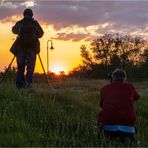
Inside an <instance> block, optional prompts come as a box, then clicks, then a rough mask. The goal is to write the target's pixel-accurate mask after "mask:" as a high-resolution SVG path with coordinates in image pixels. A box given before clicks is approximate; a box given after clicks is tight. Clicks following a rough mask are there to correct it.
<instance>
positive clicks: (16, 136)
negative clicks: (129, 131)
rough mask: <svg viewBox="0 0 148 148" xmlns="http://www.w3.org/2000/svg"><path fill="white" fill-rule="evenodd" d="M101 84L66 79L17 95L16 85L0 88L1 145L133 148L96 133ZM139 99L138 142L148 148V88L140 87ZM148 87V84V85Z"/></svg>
mask: <svg viewBox="0 0 148 148" xmlns="http://www.w3.org/2000/svg"><path fill="white" fill-rule="evenodd" d="M105 83H106V82H105V81H99V80H97V81H96V80H89V81H88V80H87V81H86V80H83V81H80V80H68V81H66V80H65V81H56V82H54V83H53V85H54V87H55V88H56V89H55V90H50V89H49V88H48V87H47V85H46V84H39V83H38V84H36V85H35V86H34V87H33V88H31V89H23V90H20V91H19V90H17V89H16V88H15V86H14V84H13V83H6V84H2V85H1V86H0V120H1V121H0V146H1V147H4V146H9V147H10V146H11V147H12V146H14V147H16V146H23V147H25V146H28V147H30V146H34V147H35V146H39V147H43V146H48V147H50V146H52V147H59V146H60V147H76V146H77V147H103V146H107V147H110V146H129V143H125V145H122V144H119V143H117V142H116V141H109V140H108V139H106V138H105V137H104V136H103V134H102V133H101V132H100V131H99V130H98V128H97V115H98V112H99V110H100V108H99V91H98V90H99V88H100V87H102V85H103V84H105ZM136 86H137V87H138V88H139V89H138V90H139V92H140V94H141V96H142V97H141V100H139V102H138V103H137V110H138V112H137V114H138V123H137V130H138V133H137V135H136V139H137V142H136V143H134V144H133V146H139V147H144V146H148V141H147V139H148V126H147V125H148V109H147V108H148V93H147V91H148V90H147V87H146V84H145V85H143V84H142V83H138V84H137V85H136ZM147 86H148V85H147Z"/></svg>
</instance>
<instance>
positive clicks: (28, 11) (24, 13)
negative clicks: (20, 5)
mask: <svg viewBox="0 0 148 148" xmlns="http://www.w3.org/2000/svg"><path fill="white" fill-rule="evenodd" d="M23 15H24V16H26V15H27V16H31V17H33V12H32V10H31V9H28V8H27V9H25V10H24V12H23Z"/></svg>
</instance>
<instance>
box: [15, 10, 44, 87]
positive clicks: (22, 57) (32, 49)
mask: <svg viewBox="0 0 148 148" xmlns="http://www.w3.org/2000/svg"><path fill="white" fill-rule="evenodd" d="M23 16H24V17H23V19H22V20H20V21H18V22H17V23H16V24H15V25H14V26H13V27H12V32H13V33H14V34H17V35H18V36H17V39H16V43H15V44H16V45H15V47H16V49H15V55H16V58H17V67H18V71H17V78H16V86H17V88H22V87H26V86H28V87H30V86H31V84H32V78H33V73H34V68H35V63H36V54H38V53H39V52H40V43H39V38H40V37H42V36H43V34H44V32H43V30H42V28H41V26H40V25H39V23H38V22H37V21H36V20H34V18H33V12H32V10H31V9H25V10H24V12H23ZM25 66H27V68H26V77H25V74H24V73H25Z"/></svg>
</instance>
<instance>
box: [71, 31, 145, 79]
mask: <svg viewBox="0 0 148 148" xmlns="http://www.w3.org/2000/svg"><path fill="white" fill-rule="evenodd" d="M80 49H81V58H82V64H80V65H79V66H78V67H76V68H74V69H73V70H72V71H71V72H70V75H71V76H75V77H86V78H107V77H108V75H109V74H110V73H111V72H112V71H113V70H114V69H115V68H122V69H124V70H126V72H127V75H128V77H129V78H133V79H145V78H147V73H148V41H147V40H145V39H143V38H141V37H133V36H130V35H121V34H117V33H116V34H105V35H103V36H100V37H98V38H97V39H95V40H93V41H92V42H91V43H90V46H89V47H88V46H86V45H82V46H81V48H80Z"/></svg>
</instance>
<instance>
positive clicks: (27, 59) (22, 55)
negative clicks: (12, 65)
mask: <svg viewBox="0 0 148 148" xmlns="http://www.w3.org/2000/svg"><path fill="white" fill-rule="evenodd" d="M16 57H17V67H18V71H17V77H16V87H17V88H22V87H24V86H25V85H26V84H27V85H30V84H31V83H32V78H33V73H34V68H35V63H36V53H35V52H34V51H29V52H25V51H19V52H18V53H17V56H16ZM25 67H26V77H25Z"/></svg>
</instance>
